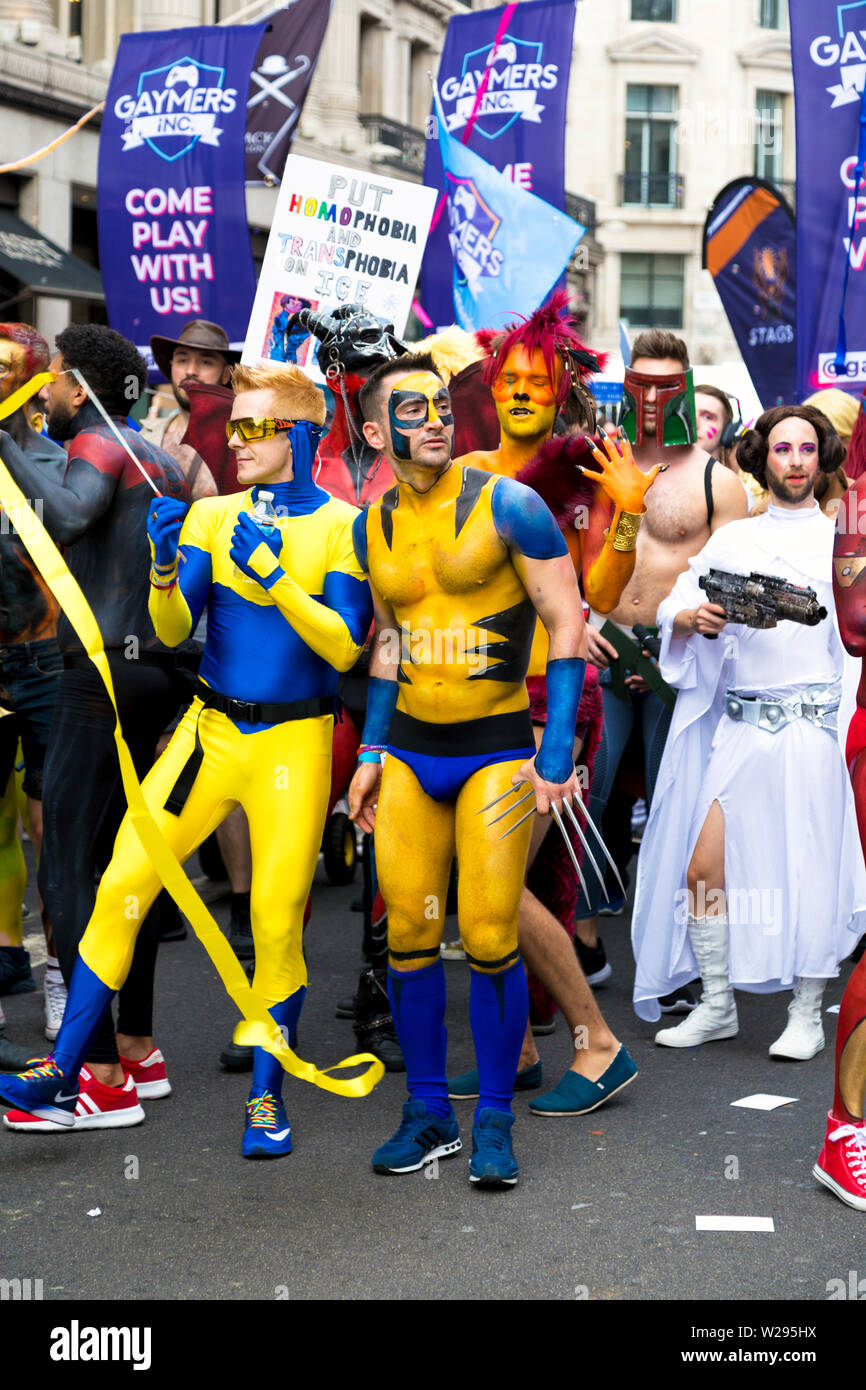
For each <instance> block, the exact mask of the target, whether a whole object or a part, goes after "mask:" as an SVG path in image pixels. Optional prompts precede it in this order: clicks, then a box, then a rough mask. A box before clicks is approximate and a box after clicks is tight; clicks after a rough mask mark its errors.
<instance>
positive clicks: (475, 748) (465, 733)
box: [388, 706, 535, 758]
mask: <svg viewBox="0 0 866 1390" xmlns="http://www.w3.org/2000/svg"><path fill="white" fill-rule="evenodd" d="M388 742H389V743H390V744H391V745H392V746H393V747H394V748H402V749H403V750H404V751H405V752H406V753H427V754H429V755H431V756H433V757H451V758H455V757H465V756H467V755H469V754H472V753H500V752H502V750H503V749H511V748H534V746H535V739H534V738H533V735H532V720H531V718H530V715H529V708H528V706H527V708H526V709H521V710H514V711H512V712H510V713H508V714H489V715H487V716H486V717H485V718H483V719H465V720H462V721H460V722H459V723H455V724H429V723H427V722H426V721H425V720H423V719H414V718H413V717H412V715H411V714H404V713H403V711H402V710H395V711H394V714H393V716H392V719H391V727H390V730H389V732H388Z"/></svg>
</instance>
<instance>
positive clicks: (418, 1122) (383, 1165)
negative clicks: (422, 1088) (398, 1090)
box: [373, 1100, 463, 1173]
mask: <svg viewBox="0 0 866 1390" xmlns="http://www.w3.org/2000/svg"><path fill="white" fill-rule="evenodd" d="M462 1148H463V1141H462V1140H461V1138H460V1132H459V1130H458V1128H457V1116H456V1115H455V1114H454V1111H453V1110H452V1111H451V1113H450V1115H448V1116H446V1118H445V1119H444V1120H443V1119H442V1118H441V1117H440V1116H439V1115H434V1114H433V1113H432V1111H430V1110H428V1109H427V1106H426V1105H425V1104H424V1102H423V1100H407V1101H406V1103H405V1105H404V1106H403V1121H402V1123H401V1125H400V1128H399V1129H398V1130H397V1133H396V1134H395V1135H394V1137H393V1139H389V1140H388V1142H387V1144H382V1145H381V1146H380V1147H379V1148H378V1149H377V1150H376V1152H375V1153H374V1154H373V1172H374V1173H416V1172H417V1171H418V1169H419V1168H423V1167H424V1164H425V1163H432V1162H433V1160H434V1158H450V1157H451V1155H452V1154H456V1153H457V1152H458V1151H459V1150H460V1149H462Z"/></svg>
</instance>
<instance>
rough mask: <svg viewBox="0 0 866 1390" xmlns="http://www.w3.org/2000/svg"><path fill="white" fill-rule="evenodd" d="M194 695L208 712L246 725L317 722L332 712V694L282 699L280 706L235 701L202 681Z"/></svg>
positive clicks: (259, 702)
mask: <svg viewBox="0 0 866 1390" xmlns="http://www.w3.org/2000/svg"><path fill="white" fill-rule="evenodd" d="M195 695H196V696H197V697H198V699H199V700H201V702H202V704H203V705H205V707H206V708H207V709H216V710H219V712H220V714H227V715H228V717H229V719H244V720H246V721H247V722H248V723H249V724H285V723H286V722H287V721H288V720H290V719H316V718H318V717H319V716H320V715H323V714H333V713H334V703H335V701H334V696H333V695H314V696H313V698H312V699H310V700H283V701H281V702H280V703H271V704H268V703H265V702H261V701H256V700H235V699H234V698H233V697H232V696H231V695H223V694H221V693H220V691H218V690H211V688H210V686H209V685H205V683H204V681H202V680H200V681H198V682H197V684H196V687H195Z"/></svg>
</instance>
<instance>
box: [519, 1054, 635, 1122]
mask: <svg viewBox="0 0 866 1390" xmlns="http://www.w3.org/2000/svg"><path fill="white" fill-rule="evenodd" d="M636 1076H637V1066H636V1065H635V1063H634V1061H633V1060H632V1058H631V1057H630V1056H629V1054H628V1052H627V1051H626V1049H625V1048H624V1047H620V1049H619V1052H618V1053H617V1054H616V1056H615V1057H614V1059H613V1061H612V1062H611V1064H610V1066H609V1067H608V1069H607V1071H605V1072H602V1074H601V1076H600V1077H599V1078H598V1081H587V1079H586V1077H585V1076H579V1075H578V1073H577V1072H575V1071H567V1072H566V1073H565V1076H564V1077H563V1078H562V1080H561V1081H560V1083H559V1085H558V1086H555V1087H554V1089H553V1090H552V1091H548V1092H547V1095H544V1096H539V1097H538V1098H537V1099H536V1100H531V1101H530V1102H529V1109H530V1110H531V1111H532V1114H533V1115H588V1114H589V1112H590V1110H597V1109H598V1107H599V1106H600V1105H604V1103H605V1101H606V1100H610V1098H611V1096H615V1095H616V1093H617V1091H621V1090H622V1089H623V1087H624V1086H628V1085H629V1084H630V1082H632V1081H634V1079H635V1077H636Z"/></svg>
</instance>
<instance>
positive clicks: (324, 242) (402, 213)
mask: <svg viewBox="0 0 866 1390" xmlns="http://www.w3.org/2000/svg"><path fill="white" fill-rule="evenodd" d="M435 201H436V190H435V189H434V188H425V187H424V186H423V185H421V184H417V183H407V182H406V180H405V179H396V178H391V177H389V176H388V175H387V174H381V173H375V174H367V173H362V172H360V171H359V170H357V169H349V168H345V167H344V166H343V165H340V164H326V163H324V161H322V160H319V159H306V158H305V157H304V156H302V155H296V154H290V155H289V157H288V159H287V160H286V168H285V172H284V174H283V179H282V183H281V184H280V192H279V198H278V200H277V206H276V209H275V211H274V218H273V222H272V223H271V231H270V235H269V237H268V246H267V250H266V252H265V259H264V264H263V266H262V273H261V276H260V278H259V284H258V289H257V291H256V298H255V302H254V304H253V312H252V314H251V316H250V322H249V327H248V329H247V337H246V342H245V343H244V351H243V357H242V361H243V362H245V363H247V364H250V365H252V364H255V363H258V362H266V361H286V360H289V361H295V362H297V364H298V366H300V367H303V368H304V370H305V371H307V372H309V374H310V375H311V376H313V377H316V378H317V379H321V373H320V372H319V369H318V365H317V363H316V360H315V355H314V351H315V348H316V346H317V342H316V340H315V339H314V338H312V337H311V336H310V335H309V334H307V335H306V336H305V337H304V338H303V341H298V339H295V340H293V341H292V343H291V344H290V345H289V350H288V356H285V355H284V334H283V330H284V328H285V324H286V321H287V318H288V316H289V315H291V314H293V313H297V312H298V311H299V310H300V309H304V308H308V309H314V310H316V311H318V312H326V313H332V312H333V311H334V309H337V308H339V306H340V305H341V304H351V303H362V304H364V305H365V306H366V307H367V308H368V309H369V310H370V311H371V313H373V314H375V315H376V316H377V317H378V318H380V319H384V320H385V321H386V322H388V323H393V325H394V331H395V332H396V334H397V336H398V337H399V336H400V334H401V333H402V332H403V330H404V329H405V327H406V320H407V318H408V317H409V310H410V308H411V307H412V298H413V296H414V293H415V284H416V281H417V279H418V273H419V271H420V268H421V257H422V256H423V254H424V246H425V243H426V241H427V233H428V231H429V228H430V219H431V218H432V216H433V207H434V204H435Z"/></svg>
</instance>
